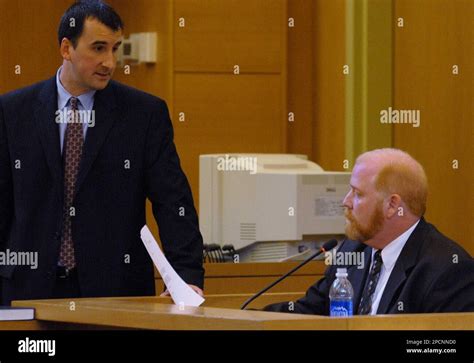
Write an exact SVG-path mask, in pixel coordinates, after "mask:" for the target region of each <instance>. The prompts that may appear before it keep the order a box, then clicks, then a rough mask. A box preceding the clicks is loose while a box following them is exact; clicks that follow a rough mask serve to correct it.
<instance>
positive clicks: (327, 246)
mask: <svg viewBox="0 0 474 363" xmlns="http://www.w3.org/2000/svg"><path fill="white" fill-rule="evenodd" d="M336 246H337V241H336V240H335V239H332V240H330V241H327V242H326V243H325V244H323V245H322V247H321V248H320V249H319V250H318V251H317V252H316V253H314V254H312V255H311V256H309V257H308V258H307V259H306V260H304V261H303V262H302V263H300V264H299V265H298V266H296V267H294V268H293V269H291V270H290V271H288V272H287V273H286V274H284V275H283V276H282V277H280V278H279V279H278V280H276V281H274V282H272V283H271V284H270V285H268V286H267V287H265V288H264V289H263V290H261V291H259V292H257V293H256V294H255V295H253V296H251V297H250V298H249V299H247V301H245V302H244V304H243V305H242V307H241V308H240V310H245V308H246V307H247V305H248V304H250V303H251V302H252V301H254V300H255V299H256V298H257V297H259V296H260V295H262V294H263V293H264V292H266V291H268V290H270V289H271V288H272V287H273V286H275V285H276V284H278V283H279V282H281V281H283V280H284V279H286V278H287V277H288V276H290V275H291V274H292V273H293V272H295V271H296V270H299V269H300V268H301V267H303V266H304V265H306V264H307V263H308V262H309V261H311V260H312V259H313V258H315V257H316V256H319V255H320V254H321V253H324V252H327V251H330V250H332V249H333V248H334V247H336Z"/></svg>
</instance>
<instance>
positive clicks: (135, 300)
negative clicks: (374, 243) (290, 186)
mask: <svg viewBox="0 0 474 363" xmlns="http://www.w3.org/2000/svg"><path fill="white" fill-rule="evenodd" d="M266 295H267V296H263V297H262V300H265V301H261V302H260V303H259V304H266V303H270V302H277V301H283V300H292V299H293V298H297V297H298V296H297V295H298V294H266ZM249 296H251V295H245V294H241V295H225V296H209V297H206V299H207V300H206V303H205V304H204V305H203V306H201V307H186V306H184V307H183V306H177V305H174V304H171V299H170V298H160V297H153V296H149V297H117V298H83V299H74V300H71V299H58V300H29V301H14V302H13V306H22V307H34V308H35V309H36V319H37V320H39V321H41V322H44V323H46V322H56V323H66V324H69V325H70V326H71V327H72V328H73V329H75V328H76V327H77V328H81V327H82V328H84V326H87V325H88V326H92V327H105V328H118V329H127V328H130V329H158V330H472V329H473V328H474V313H449V314H403V315H402V314H399V315H377V316H354V317H350V318H334V317H327V316H316V315H301V314H284V313H272V312H263V311H253V310H251V311H248V310H247V311H241V310H238V309H235V307H236V306H240V304H241V303H242V302H243V301H245V300H246V299H247V298H248V297H249ZM72 301H73V302H74V310H71V302H72ZM219 305H221V306H227V307H234V308H232V309H229V308H223V307H217V306H219Z"/></svg>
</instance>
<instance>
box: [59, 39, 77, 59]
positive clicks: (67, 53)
mask: <svg viewBox="0 0 474 363" xmlns="http://www.w3.org/2000/svg"><path fill="white" fill-rule="evenodd" d="M72 49H74V47H73V46H72V43H71V41H70V40H69V39H68V38H63V39H62V40H61V45H60V47H59V53H61V57H63V59H64V60H68V61H70V60H71V50H72Z"/></svg>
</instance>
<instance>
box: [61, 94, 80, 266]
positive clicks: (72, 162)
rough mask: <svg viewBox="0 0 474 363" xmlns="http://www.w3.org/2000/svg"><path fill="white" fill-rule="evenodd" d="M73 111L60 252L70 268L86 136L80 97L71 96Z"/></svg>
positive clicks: (66, 149)
mask: <svg viewBox="0 0 474 363" xmlns="http://www.w3.org/2000/svg"><path fill="white" fill-rule="evenodd" d="M69 102H70V106H71V111H73V116H72V118H73V119H72V120H71V119H70V120H68V121H69V122H68V124H67V128H66V136H65V137H64V142H65V145H64V146H63V149H64V212H63V213H64V214H63V229H62V235H61V252H60V254H59V264H60V265H61V266H64V267H66V269H67V270H70V269H72V268H74V267H75V266H76V261H75V257H74V243H73V240H72V227H71V217H73V216H74V215H75V210H74V207H73V205H72V202H73V198H74V190H75V186H76V179H77V173H78V171H79V163H80V161H81V156H82V146H83V144H84V137H83V131H82V123H81V122H79V121H80V120H79V119H78V116H76V115H77V113H76V111H77V110H78V102H79V101H78V99H77V98H75V97H71V98H70V100H69Z"/></svg>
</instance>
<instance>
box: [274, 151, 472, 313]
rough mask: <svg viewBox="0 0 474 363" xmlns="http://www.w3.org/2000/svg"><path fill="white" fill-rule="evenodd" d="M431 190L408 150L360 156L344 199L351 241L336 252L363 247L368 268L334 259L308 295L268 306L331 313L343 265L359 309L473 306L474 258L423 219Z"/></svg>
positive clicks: (440, 309) (400, 310)
mask: <svg viewBox="0 0 474 363" xmlns="http://www.w3.org/2000/svg"><path fill="white" fill-rule="evenodd" d="M427 190H428V186H427V179H426V175H425V172H424V170H423V167H422V166H421V165H420V164H419V163H418V162H417V161H416V160H415V159H413V158H412V157H411V156H410V155H408V154H407V153H405V152H403V151H401V150H397V149H379V150H373V151H370V152H366V153H364V154H362V155H361V156H359V157H358V159H357V161H356V164H355V166H354V170H353V172H352V176H351V182H350V191H349V192H348V194H347V195H346V197H345V198H344V207H345V209H346V210H345V214H346V234H347V236H348V238H349V239H350V240H346V241H345V242H344V243H343V244H342V245H341V247H340V248H339V250H338V253H343V254H353V253H361V254H362V256H363V257H364V261H365V264H364V266H365V269H361V268H359V267H360V266H354V265H343V266H335V265H331V266H329V267H328V268H327V270H326V272H325V275H324V277H323V278H322V279H321V280H319V281H318V282H317V283H316V284H315V285H313V286H311V287H310V288H309V290H308V291H307V292H306V296H305V297H303V298H301V299H299V300H298V301H296V302H286V303H278V304H272V305H269V306H267V307H266V308H265V310H268V311H280V312H295V313H301V314H317V315H329V289H330V287H331V285H332V283H333V282H334V280H335V274H336V269H337V268H340V267H346V268H347V271H348V278H349V280H350V282H351V284H352V286H353V288H354V300H353V309H354V314H360V315H364V314H372V315H373V314H396V313H404V314H406V313H436V312H463V311H474V261H473V259H472V257H471V256H469V254H468V253H467V252H466V251H465V250H464V249H462V247H460V246H459V245H458V244H456V243H455V242H453V241H451V240H449V239H448V238H447V237H445V236H443V235H442V234H441V233H440V232H439V231H438V230H437V229H436V228H435V227H434V226H433V225H431V224H429V223H427V222H426V221H425V219H424V218H423V215H424V213H425V209H426V199H427ZM341 256H344V255H341ZM341 260H344V259H341ZM346 261H347V260H346Z"/></svg>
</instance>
